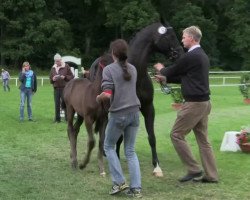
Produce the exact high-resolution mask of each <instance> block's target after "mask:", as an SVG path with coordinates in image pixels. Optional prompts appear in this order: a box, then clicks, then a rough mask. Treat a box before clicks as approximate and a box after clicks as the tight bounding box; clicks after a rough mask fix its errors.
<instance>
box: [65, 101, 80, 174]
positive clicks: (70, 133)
mask: <svg viewBox="0 0 250 200" xmlns="http://www.w3.org/2000/svg"><path fill="white" fill-rule="evenodd" d="M67 113H68V121H67V122H68V128H67V132H68V137H69V141H70V159H71V166H72V168H73V169H76V168H77V165H78V164H77V150H76V145H77V133H76V131H75V129H74V127H73V120H74V114H75V111H74V109H73V107H71V106H67Z"/></svg>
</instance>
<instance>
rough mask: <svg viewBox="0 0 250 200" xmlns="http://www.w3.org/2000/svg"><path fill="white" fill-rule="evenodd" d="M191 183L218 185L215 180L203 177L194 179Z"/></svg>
mask: <svg viewBox="0 0 250 200" xmlns="http://www.w3.org/2000/svg"><path fill="white" fill-rule="evenodd" d="M193 182H196V183H218V181H217V180H209V179H207V178H205V177H199V178H194V179H193Z"/></svg>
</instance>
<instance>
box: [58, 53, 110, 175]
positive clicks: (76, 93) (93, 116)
mask: <svg viewBox="0 0 250 200" xmlns="http://www.w3.org/2000/svg"><path fill="white" fill-rule="evenodd" d="M111 62H113V59H112V57H111V56H110V55H109V54H107V55H103V56H102V57H101V58H100V59H99V63H98V69H97V72H96V76H95V80H94V81H90V80H89V79H87V78H78V79H73V80H71V81H70V82H69V83H68V84H67V85H66V86H65V88H64V91H63V99H64V102H65V104H64V105H65V106H64V109H66V112H65V113H67V132H68V138H69V141H70V158H71V166H72V168H73V169H76V168H77V167H78V161H77V136H78V133H79V130H80V126H81V125H82V123H83V121H84V122H85V127H86V130H87V134H88V141H87V144H88V145H87V153H86V155H85V157H84V159H83V162H82V163H81V164H80V165H79V168H80V169H84V168H85V167H86V166H87V164H88V162H89V160H90V155H91V151H92V149H93V148H94V146H95V136H94V132H99V150H98V165H99V172H100V175H101V176H105V171H104V164H103V154H104V150H103V141H104V131H105V128H106V124H107V116H108V112H107V111H108V107H109V105H108V102H107V103H104V104H99V103H97V102H96V96H97V95H98V94H100V93H101V80H102V71H103V68H104V67H105V66H106V65H107V63H111ZM75 113H77V119H76V121H75V123H74V124H73V122H74V115H75ZM94 123H95V129H94V131H93V125H94Z"/></svg>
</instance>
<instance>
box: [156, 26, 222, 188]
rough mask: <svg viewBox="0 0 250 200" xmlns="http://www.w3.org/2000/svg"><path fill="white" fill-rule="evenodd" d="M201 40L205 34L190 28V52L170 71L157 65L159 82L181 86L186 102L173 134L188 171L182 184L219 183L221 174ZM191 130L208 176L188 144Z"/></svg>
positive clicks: (187, 39) (187, 38) (185, 38)
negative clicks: (211, 136) (210, 126)
mask: <svg viewBox="0 0 250 200" xmlns="http://www.w3.org/2000/svg"><path fill="white" fill-rule="evenodd" d="M201 37H202V33H201V31H200V29H199V28H198V27H196V26H190V27H188V28H186V29H185V30H183V36H182V43H183V45H184V47H185V48H187V49H188V52H187V53H185V54H184V55H183V56H182V57H181V58H180V59H179V60H178V61H177V62H176V63H175V64H173V65H172V66H170V67H167V68H164V66H163V65H162V64H161V63H157V64H155V65H154V67H155V69H156V70H157V71H158V72H160V74H161V75H156V80H157V81H158V82H166V81H167V82H175V83H178V82H179V83H181V90H182V94H183V97H184V99H185V103H184V105H183V107H182V109H181V110H180V111H179V112H178V114H177V119H176V121H175V123H174V126H173V128H172V131H171V140H172V143H173V145H174V147H175V149H176V151H177V153H178V155H179V157H180V159H181V161H182V162H183V164H184V165H185V166H186V167H187V171H188V172H187V174H186V175H185V176H184V177H182V178H180V179H179V181H180V182H186V181H190V180H193V181H199V182H202V183H217V182H218V172H217V168H216V164H215V158H214V154H213V150H212V147H211V145H210V143H209V141H208V132H207V124H208V115H209V113H210V110H211V104H210V97H209V95H210V91H209V78H208V75H209V66H210V64H209V59H208V56H207V55H206V53H205V52H204V51H203V49H202V48H201V46H200V40H201ZM191 130H193V132H194V134H195V137H196V140H197V143H198V146H199V151H200V156H201V161H202V166H203V169H204V175H203V171H202V170H201V169H200V167H199V164H198V163H197V161H196V160H195V159H194V157H193V155H192V153H191V150H190V148H189V146H188V144H187V142H186V140H185V136H186V135H187V134H188V133H189V132H190V131H191Z"/></svg>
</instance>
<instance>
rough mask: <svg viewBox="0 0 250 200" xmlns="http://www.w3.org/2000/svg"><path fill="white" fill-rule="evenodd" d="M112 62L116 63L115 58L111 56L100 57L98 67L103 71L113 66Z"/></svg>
mask: <svg viewBox="0 0 250 200" xmlns="http://www.w3.org/2000/svg"><path fill="white" fill-rule="evenodd" d="M112 62H114V61H113V58H112V56H111V54H109V53H105V54H103V55H102V56H101V57H100V59H99V63H98V66H99V67H100V68H101V69H103V68H104V67H106V66H107V65H109V64H111V63H112Z"/></svg>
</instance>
